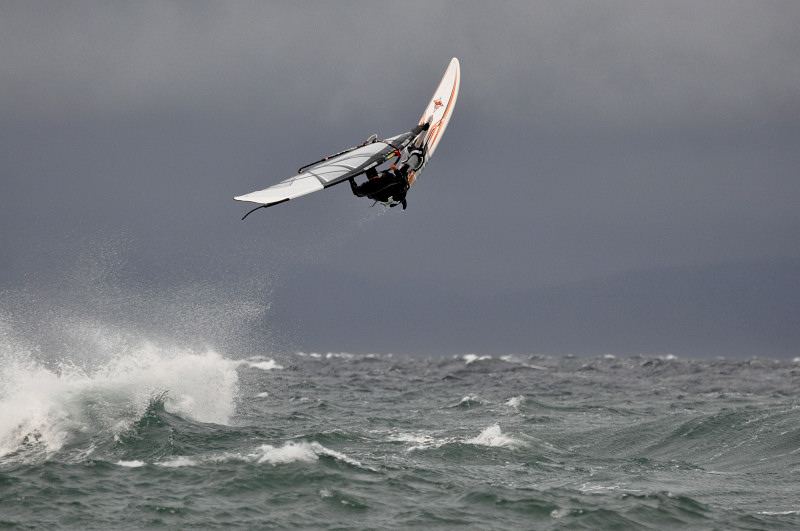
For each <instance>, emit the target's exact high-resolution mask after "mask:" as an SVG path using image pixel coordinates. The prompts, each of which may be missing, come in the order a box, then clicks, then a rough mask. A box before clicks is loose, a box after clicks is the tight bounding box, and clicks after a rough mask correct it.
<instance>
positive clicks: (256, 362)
mask: <svg viewBox="0 0 800 531" xmlns="http://www.w3.org/2000/svg"><path fill="white" fill-rule="evenodd" d="M239 365H240V366H243V367H248V368H250V369H259V370H262V371H272V370H280V369H283V368H284V367H283V365H279V364H278V362H276V361H275V360H274V359H271V358H265V357H263V356H256V357H253V358H248V359H246V360H242V361H240V362H239Z"/></svg>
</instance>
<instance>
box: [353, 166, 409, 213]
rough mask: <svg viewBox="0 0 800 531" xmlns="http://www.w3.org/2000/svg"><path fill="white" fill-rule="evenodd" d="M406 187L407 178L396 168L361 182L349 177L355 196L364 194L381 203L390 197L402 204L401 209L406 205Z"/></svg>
mask: <svg viewBox="0 0 800 531" xmlns="http://www.w3.org/2000/svg"><path fill="white" fill-rule="evenodd" d="M408 188H409V186H408V179H407V178H406V176H405V175H404V172H402V171H397V170H386V171H384V172H382V173H380V174H379V175H377V176H375V177H373V178H371V179H368V180H367V181H366V182H364V183H362V184H356V181H355V179H350V189H351V190H352V191H353V194H354V195H355V196H357V197H364V196H366V197H368V198H370V199H372V200H373V201H380V202H382V203H385V202H388V201H389V199H390V198H391V199H392V200H394V201H397V202H399V203H400V204H401V205H403V210H405V208H406V206H407V203H406V193H407V192H408Z"/></svg>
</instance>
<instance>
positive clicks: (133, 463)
mask: <svg viewBox="0 0 800 531" xmlns="http://www.w3.org/2000/svg"><path fill="white" fill-rule="evenodd" d="M115 464H116V465H118V466H124V467H126V468H139V467H141V466H144V465H146V464H147V463H145V462H144V461H139V460H133V461H117V462H116V463H115Z"/></svg>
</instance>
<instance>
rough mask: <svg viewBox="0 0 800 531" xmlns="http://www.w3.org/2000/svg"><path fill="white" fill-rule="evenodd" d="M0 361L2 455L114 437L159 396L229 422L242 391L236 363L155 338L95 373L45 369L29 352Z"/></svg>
mask: <svg viewBox="0 0 800 531" xmlns="http://www.w3.org/2000/svg"><path fill="white" fill-rule="evenodd" d="M0 364H1V366H0V456H4V455H7V454H10V453H13V452H18V451H19V450H21V449H25V448H30V447H38V448H41V449H42V450H43V451H44V454H45V455H50V454H52V453H53V452H57V451H59V450H60V449H62V448H63V447H64V446H65V445H67V444H68V443H72V442H75V441H81V440H86V439H89V440H91V439H93V438H98V437H99V438H102V437H111V438H114V439H116V438H118V437H119V436H120V435H122V434H123V433H124V432H125V431H126V430H128V429H130V428H131V427H132V426H133V425H134V424H135V423H136V422H137V421H138V420H139V419H141V418H142V417H143V415H144V414H145V413H146V412H147V410H148V408H149V407H150V406H151V404H152V402H153V400H161V401H163V406H164V409H165V410H166V411H168V412H170V413H174V414H177V415H180V416H182V417H185V418H188V419H192V420H196V421H200V422H212V423H217V424H226V423H228V422H229V419H230V417H231V416H232V415H233V413H234V407H235V398H236V395H237V392H238V378H237V374H236V362H234V361H231V360H227V359H225V358H223V357H222V356H221V355H220V354H218V353H217V352H214V351H212V350H209V351H206V352H194V351H191V350H187V349H182V348H180V347H163V346H158V345H156V344H154V343H150V342H143V343H141V344H139V345H138V346H137V347H135V348H132V349H129V350H127V351H125V352H123V353H121V354H118V355H117V356H115V357H113V358H112V359H110V360H108V361H107V362H105V363H102V364H99V365H96V366H95V367H93V368H92V369H91V370H86V369H81V368H77V367H74V366H72V365H70V364H68V363H62V364H61V365H59V366H57V367H56V368H51V367H45V366H44V365H42V364H40V363H38V362H36V361H34V360H32V359H31V358H30V357H29V356H24V355H23V356H16V355H6V356H3V358H2V359H1V360H0ZM26 455H27V453H26Z"/></svg>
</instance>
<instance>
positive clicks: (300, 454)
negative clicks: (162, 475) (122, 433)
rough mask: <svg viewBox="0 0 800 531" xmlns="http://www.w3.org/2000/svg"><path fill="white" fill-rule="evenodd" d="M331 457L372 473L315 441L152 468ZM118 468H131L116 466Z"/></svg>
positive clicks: (167, 462)
mask: <svg viewBox="0 0 800 531" xmlns="http://www.w3.org/2000/svg"><path fill="white" fill-rule="evenodd" d="M323 456H324V457H330V458H333V459H335V460H337V461H341V462H342V463H347V464H349V465H351V466H354V467H358V468H364V469H367V470H373V469H372V468H370V467H367V466H364V465H363V464H361V462H359V461H357V460H355V459H353V458H351V457H348V456H347V455H345V454H343V453H341V452H337V451H336V450H331V449H330V448H327V447H325V446H323V445H321V444H320V443H318V442H316V441H311V442H307V441H289V442H287V443H285V444H284V445H282V446H273V445H271V444H262V445H261V446H259V447H257V448H255V449H253V450H252V451H249V452H246V453H239V452H225V453H221V454H212V455H204V456H191V457H190V456H174V457H171V458H169V459H165V460H162V461H157V462H155V463H153V464H155V465H157V466H162V467H166V468H179V467H191V466H199V465H202V464H207V463H229V462H236V461H239V462H245V463H255V464H270V465H273V466H276V465H285V464H289V463H312V462H314V461H318V460H319V458H320V457H323ZM117 464H119V465H121V466H131V465H127V464H122V462H120V463H117Z"/></svg>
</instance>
